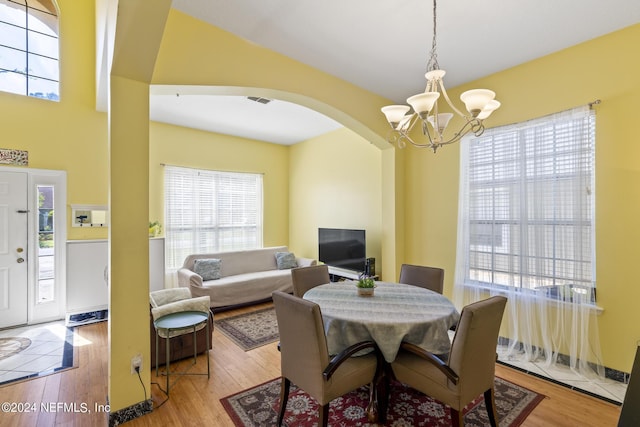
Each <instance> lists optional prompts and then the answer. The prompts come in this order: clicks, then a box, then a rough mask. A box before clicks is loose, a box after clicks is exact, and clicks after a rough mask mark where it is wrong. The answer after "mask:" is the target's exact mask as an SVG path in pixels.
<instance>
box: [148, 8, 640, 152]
mask: <svg viewBox="0 0 640 427" xmlns="http://www.w3.org/2000/svg"><path fill="white" fill-rule="evenodd" d="M173 7H174V8H176V9H178V10H180V11H182V12H184V13H187V14H189V15H192V16H194V17H196V18H198V19H201V20H203V21H206V22H209V23H211V24H212V25H215V26H217V27H219V28H222V29H224V30H226V31H229V32H232V33H234V34H236V35H238V36H240V37H242V38H245V39H247V40H249V41H251V42H254V43H256V44H259V45H261V46H264V47H266V48H268V49H271V50H273V51H276V52H279V53H281V54H284V55H286V56H289V57H291V58H293V59H296V60H298V61H300V62H303V63H305V64H308V65H310V66H312V67H315V68H317V69H319V70H322V71H325V72H327V73H329V74H332V75H334V76H336V77H339V78H342V79H344V80H346V81H349V82H351V83H353V84H355V85H358V86H360V87H362V88H364V89H367V90H369V91H371V92H374V93H377V94H380V95H382V96H384V97H386V98H389V99H391V100H393V101H394V102H399V103H404V102H405V101H404V100H405V99H406V98H407V97H408V96H410V95H413V94H415V93H418V92H422V91H423V90H424V85H425V81H424V72H425V67H426V61H427V59H428V54H429V50H430V48H431V37H432V32H433V26H432V23H433V18H432V7H433V4H432V2H431V1H430V0H393V1H391V0H386V1H382V0H323V1H317V0H316V1H311V0H269V1H265V0H233V1H229V0H173ZM437 14H438V22H437V25H438V26H437V30H438V34H437V46H438V50H437V52H438V62H439V64H440V66H441V68H442V69H444V70H447V76H446V77H445V84H446V85H447V87H454V86H457V85H460V84H462V83H465V82H469V81H471V80H474V79H477V78H481V77H484V76H487V75H489V74H492V73H495V72H497V71H500V70H504V69H507V68H510V67H513V66H516V65H518V64H522V63H524V62H527V61H529V60H532V59H535V58H538V57H540V56H543V55H547V54H550V53H553V52H556V51H559V50H562V49H564V48H567V47H570V46H573V45H575V44H578V43H581V42H584V41H587V40H590V39H593V38H596V37H599V36H601V35H604V34H607V33H610V32H612V31H615V30H618V29H621V28H624V27H627V26H629V25H633V24H636V23H638V22H640V1H638V0H606V1H605V0H562V1H558V0H518V1H514V0H481V1H480V0H441V1H440V2H439V3H438V10H437ZM629 49H630V50H629V54H630V55H631V54H635V51H634V49H635V47H631V46H630V47H629ZM594 65H596V66H603V67H606V64H599V63H598V61H597V58H594ZM172 89H177V90H176V93H179V88H172ZM498 97H499V94H498ZM245 101H246V100H245V99H234V97H227V96H225V97H217V96H214V95H201V96H200V95H196V94H190V95H188V96H180V97H178V96H176V95H175V93H174V94H173V95H153V96H152V100H151V117H152V119H153V120H157V121H163V122H168V123H173V124H178V125H183V126H190V127H194V128H198V129H203V130H209V131H213V132H219V133H225V134H232V135H239V136H244V137H248V138H253V139H258V140H266V141H270V142H276V143H283V144H290V143H295V142H298V141H301V140H305V139H308V138H309V137H312V136H315V135H317V134H322V133H324V132H326V131H328V130H332V129H335V128H336V127H339V124H337V123H335V122H333V121H332V120H330V119H327V118H326V117H325V118H323V119H322V118H318V119H317V120H318V124H317V127H314V129H313V130H310V128H311V127H312V125H311V124H312V123H315V121H316V119H314V115H313V114H312V115H311V116H309V115H308V113H309V110H307V109H306V108H305V109H303V110H302V112H301V113H302V114H303V115H305V116H303V117H304V118H301V119H300V123H303V125H302V126H298V127H297V128H298V129H296V127H295V126H293V124H294V123H297V122H298V120H297V119H295V120H293V119H292V117H294V114H296V109H295V108H294V107H295V106H292V105H291V104H288V103H285V102H282V101H279V102H272V103H270V104H267V105H262V104H256V103H253V102H249V101H246V102H245ZM254 104H255V105H254ZM262 107H265V108H262ZM503 108H508V106H503ZM315 116H317V114H316V115H315ZM283 117H284V118H283ZM295 117H297V116H295ZM381 120H384V118H383V117H382V115H381ZM254 124H255V126H253V125H254ZM300 129H302V130H309V132H306V133H304V134H298V132H299V130H300Z"/></svg>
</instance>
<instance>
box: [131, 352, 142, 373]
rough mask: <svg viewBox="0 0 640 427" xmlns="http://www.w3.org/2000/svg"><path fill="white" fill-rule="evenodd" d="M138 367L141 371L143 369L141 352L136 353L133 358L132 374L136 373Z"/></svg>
mask: <svg viewBox="0 0 640 427" xmlns="http://www.w3.org/2000/svg"><path fill="white" fill-rule="evenodd" d="M136 368H138V370H139V371H142V355H141V354H136V355H135V356H133V357H132V358H131V375H134V374H135V373H136Z"/></svg>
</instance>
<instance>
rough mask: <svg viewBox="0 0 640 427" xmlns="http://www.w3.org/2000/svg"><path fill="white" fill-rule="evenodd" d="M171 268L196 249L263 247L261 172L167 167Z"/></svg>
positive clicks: (168, 265) (208, 251) (226, 249)
mask: <svg viewBox="0 0 640 427" xmlns="http://www.w3.org/2000/svg"><path fill="white" fill-rule="evenodd" d="M165 223H166V224H165V239H166V241H165V245H166V263H167V264H166V267H167V270H168V271H172V270H175V269H177V268H179V267H181V266H182V263H183V262H184V259H185V258H186V257H187V256H188V255H190V254H194V253H212V252H220V251H230V250H241V249H254V248H259V247H262V175H260V174H250V173H234V172H217V171H207V170H198V169H189V168H180V167H174V166H166V167H165Z"/></svg>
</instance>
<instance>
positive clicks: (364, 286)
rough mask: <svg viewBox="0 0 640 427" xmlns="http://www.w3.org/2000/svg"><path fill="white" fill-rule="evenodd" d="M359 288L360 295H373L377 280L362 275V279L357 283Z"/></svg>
mask: <svg viewBox="0 0 640 427" xmlns="http://www.w3.org/2000/svg"><path fill="white" fill-rule="evenodd" d="M356 287H357V288H358V295H360V296H367V297H370V296H373V291H374V290H375V288H376V282H375V280H373V279H372V278H370V277H367V276H360V279H359V280H358V282H357V283H356Z"/></svg>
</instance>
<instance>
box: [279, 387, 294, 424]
mask: <svg viewBox="0 0 640 427" xmlns="http://www.w3.org/2000/svg"><path fill="white" fill-rule="evenodd" d="M280 382H281V384H280V411H279V412H278V426H281V425H282V420H283V419H284V411H285V410H286V409H287V400H289V387H290V386H291V381H289V379H288V378H285V377H282V378H281V379H280Z"/></svg>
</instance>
